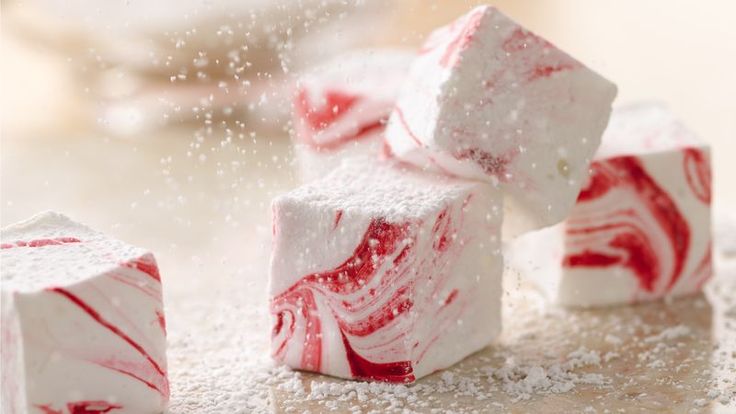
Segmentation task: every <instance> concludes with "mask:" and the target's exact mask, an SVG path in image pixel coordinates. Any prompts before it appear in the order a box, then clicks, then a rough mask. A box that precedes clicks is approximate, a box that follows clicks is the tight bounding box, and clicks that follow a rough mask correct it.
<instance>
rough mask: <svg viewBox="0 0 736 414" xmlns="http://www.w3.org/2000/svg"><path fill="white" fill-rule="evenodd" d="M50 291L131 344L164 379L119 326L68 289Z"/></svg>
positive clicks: (140, 347)
mask: <svg viewBox="0 0 736 414" xmlns="http://www.w3.org/2000/svg"><path fill="white" fill-rule="evenodd" d="M47 290H49V291H51V292H55V293H58V294H60V295H62V296H64V297H66V298H67V299H69V300H70V301H71V302H72V303H74V304H75V305H77V306H78V307H79V308H80V309H82V310H83V311H84V312H86V313H87V314H88V315H89V316H90V317H91V318H92V319H94V320H95V321H96V322H97V323H99V324H100V325H102V326H104V327H105V328H107V329H108V330H109V331H110V332H112V333H114V334H115V335H117V336H119V337H120V338H121V339H123V340H124V341H125V342H127V343H128V344H129V345H130V346H132V347H133V348H134V349H135V350H136V351H138V353H140V354H141V355H142V356H143V357H145V358H146V359H147V360H148V362H150V363H151V365H152V366H153V368H154V369H155V370H156V371H157V372H158V373H159V374H161V376H163V377H164V380H165V379H166V373H165V372H164V371H163V370H162V369H161V367H160V366H159V365H158V364H157V363H156V361H155V360H154V359H153V358H152V357H151V356H150V355H149V354H148V352H146V350H145V349H143V347H142V346H140V344H138V343H137V342H135V341H134V340H133V339H132V338H130V337H129V336H128V335H126V334H125V332H123V331H121V330H120V328H118V327H117V326H115V325H113V324H112V323H110V322H108V321H106V320H105V319H104V318H103V317H102V316H101V315H100V313H99V312H97V311H96V310H95V309H94V308H92V307H91V306H89V305H88V304H87V303H85V302H84V301H83V300H82V299H80V298H79V297H77V296H76V295H74V294H73V293H71V292H69V291H68V290H66V289H64V288H60V287H53V288H49V289H47Z"/></svg>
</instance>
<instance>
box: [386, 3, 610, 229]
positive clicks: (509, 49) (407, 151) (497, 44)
mask: <svg viewBox="0 0 736 414" xmlns="http://www.w3.org/2000/svg"><path fill="white" fill-rule="evenodd" d="M419 54H420V56H419V57H418V58H417V59H416V60H415V61H414V63H413V64H412V67H411V69H410V72H409V75H408V77H407V81H406V83H405V85H404V87H403V88H402V91H401V93H400V95H399V98H398V100H397V104H396V109H395V111H394V112H393V113H392V115H391V118H390V119H389V123H388V125H387V128H386V142H387V144H388V148H389V150H390V152H391V153H392V154H393V155H394V156H396V157H397V158H399V159H401V160H403V161H406V162H409V163H413V164H416V165H418V166H421V167H423V168H426V169H429V170H433V171H442V172H445V173H449V174H454V175H457V176H462V177H467V178H474V179H480V180H484V181H486V182H489V183H491V184H493V185H498V184H500V185H501V187H502V189H503V191H504V193H505V195H506V196H507V199H508V200H507V201H508V204H509V208H508V209H507V212H508V217H507V220H513V226H512V225H510V223H507V224H506V225H505V227H506V228H507V229H508V230H509V231H513V232H514V233H515V234H517V233H519V232H523V231H525V230H529V229H534V228H539V227H543V226H547V225H550V224H554V223H557V222H559V221H560V220H562V219H563V218H564V217H565V216H566V215H567V213H568V212H569V209H570V208H571V207H572V205H573V204H574V201H575V196H576V195H577V193H578V191H579V190H580V187H581V185H582V184H583V182H584V180H585V177H586V175H587V166H588V163H589V162H590V159H591V157H592V156H593V153H594V152H595V150H596V149H597V147H598V145H599V143H600V137H601V133H602V132H603V130H604V128H605V126H606V124H607V122H608V117H609V114H610V110H611V108H610V105H611V101H612V100H613V98H614V96H615V95H616V87H615V86H614V85H613V84H612V83H610V82H608V81H607V80H605V79H604V78H602V77H601V76H599V75H598V74H596V73H595V72H593V71H592V70H590V69H588V68H586V67H585V66H583V65H582V64H581V63H580V62H578V61H576V60H575V59H573V58H572V57H570V56H568V55H567V54H565V53H564V52H562V51H561V50H559V49H557V48H556V47H554V45H552V44H550V43H549V42H547V41H546V40H544V39H542V38H540V37H538V36H537V35H535V34H534V33H531V32H529V31H528V30H526V29H524V28H523V27H521V26H519V25H518V24H517V23H515V22H514V21H512V20H510V19H509V18H508V17H506V16H504V15H503V14H502V13H501V12H499V11H498V10H496V9H495V8H493V7H490V6H479V7H477V8H475V9H473V10H471V11H470V12H468V13H467V14H466V15H464V16H462V17H460V18H459V19H457V20H456V21H454V22H452V23H451V24H449V25H447V26H445V27H442V28H440V29H437V30H436V31H435V32H433V33H432V34H430V36H429V38H428V39H427V40H426V42H425V44H424V45H423V46H422V48H421V49H420V52H419Z"/></svg>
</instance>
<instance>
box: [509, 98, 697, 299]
mask: <svg viewBox="0 0 736 414" xmlns="http://www.w3.org/2000/svg"><path fill="white" fill-rule="evenodd" d="M624 133H625V135H624ZM710 173H711V170H710V150H709V148H708V146H707V145H705V144H703V143H702V142H700V141H698V139H697V138H696V137H695V135H694V134H693V133H692V132H690V131H688V130H687V129H686V128H685V127H684V126H683V125H682V124H681V123H680V122H679V121H677V120H676V118H675V117H674V115H672V114H671V113H670V112H668V111H667V110H666V109H665V108H663V107H662V106H658V105H649V104H640V105H635V106H629V107H624V108H621V109H617V110H615V111H614V113H613V115H612V117H611V125H610V127H609V130H608V131H607V132H606V133H605V134H604V141H603V144H602V145H601V149H600V151H599V153H598V154H597V155H596V159H595V161H594V162H593V163H592V164H591V175H590V178H589V180H588V182H587V183H586V184H585V186H584V187H583V189H582V191H581V192H580V195H579V197H578V200H577V203H576V205H575V207H574V208H573V209H572V212H571V213H570V216H569V217H568V218H567V219H566V220H565V221H564V222H563V224H561V225H559V226H555V227H552V228H550V229H545V230H542V231H538V232H533V233H530V234H528V235H523V236H521V237H520V238H519V240H518V241H516V242H515V244H514V245H513V246H514V247H513V249H512V250H517V251H516V252H512V253H513V254H512V256H514V258H513V261H514V262H515V263H517V264H518V263H521V264H520V265H519V266H517V267H521V268H522V271H524V272H525V273H527V275H529V276H530V277H531V278H532V279H534V280H536V281H537V282H539V283H538V284H539V285H540V286H541V287H542V288H543V289H546V290H547V291H548V292H549V294H550V296H551V298H552V299H553V300H554V301H556V302H558V303H560V304H563V305H572V306H597V305H608V304H619V303H633V302H640V301H646V300H653V299H659V298H662V297H667V296H680V295H685V294H690V293H693V292H697V291H699V290H700V289H701V287H702V286H703V284H704V283H705V282H706V281H707V280H708V279H709V277H710V276H711V273H712V268H711V228H710V215H711V212H710V203H711V175H710ZM534 265H536V266H537V267H538V268H537V269H536V270H533V269H531V268H533V267H534Z"/></svg>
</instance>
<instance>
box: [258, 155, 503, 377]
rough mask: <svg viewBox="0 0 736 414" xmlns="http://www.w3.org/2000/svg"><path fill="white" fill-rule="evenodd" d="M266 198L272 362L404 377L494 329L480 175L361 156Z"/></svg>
mask: <svg viewBox="0 0 736 414" xmlns="http://www.w3.org/2000/svg"><path fill="white" fill-rule="evenodd" d="M273 207H274V246H273V255H272V260H271V274H270V294H271V313H272V315H273V330H272V352H273V356H274V358H275V359H276V360H277V361H279V362H281V363H285V364H287V365H289V366H291V367H294V368H298V369H304V370H310V371H317V372H322V373H326V374H329V375H334V376H339V377H344V378H357V379H366V380H378V381H390V382H411V381H414V380H415V379H418V378H420V377H422V376H424V375H427V374H429V373H431V372H434V371H436V370H438V369H442V368H446V367H448V366H449V365H451V364H453V363H455V362H457V361H459V360H460V359H462V358H463V357H465V356H467V355H469V354H470V353H472V352H475V351H477V350H478V349H480V348H482V347H484V346H486V345H488V344H489V343H490V342H491V341H492V339H493V338H494V337H495V336H496V335H497V334H498V332H499V330H500V298H501V274H502V260H501V257H500V252H499V246H500V222H501V216H502V208H501V197H500V194H499V193H497V192H495V191H493V189H492V188H490V187H489V186H486V185H485V184H484V183H480V182H472V181H460V180H455V179H452V178H448V177H444V176H434V175H432V174H422V173H418V172H415V171H413V170H405V169H402V167H401V166H400V165H397V164H396V163H393V162H378V161H373V160H367V159H359V158H358V159H351V160H348V161H346V162H345V163H343V165H342V166H341V167H340V168H338V169H336V170H335V171H333V172H332V173H331V174H329V175H327V176H325V177H324V178H322V179H320V180H318V181H315V182H312V183H310V184H308V185H306V186H303V187H301V188H299V189H297V190H294V191H292V192H290V193H288V194H286V195H284V196H281V197H278V198H277V199H275V200H274V203H273ZM460 321H462V323H461V322H460ZM458 337H463V338H464V340H463V341H458V340H457V338H458Z"/></svg>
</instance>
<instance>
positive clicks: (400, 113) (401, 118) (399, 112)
mask: <svg viewBox="0 0 736 414" xmlns="http://www.w3.org/2000/svg"><path fill="white" fill-rule="evenodd" d="M394 110H395V111H396V115H398V116H399V121H401V126H402V127H403V128H404V130H405V131H406V133H407V134H409V136H410V137H411V139H413V140H414V143H416V144H417V145H418V146H419V147H424V144H422V141H420V140H419V138H417V136H416V135H414V133H413V132H411V129H410V128H409V124H408V123H407V122H406V118H404V111H402V110H401V108H399V107H398V106H397V107H396V108H395V109H394Z"/></svg>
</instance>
